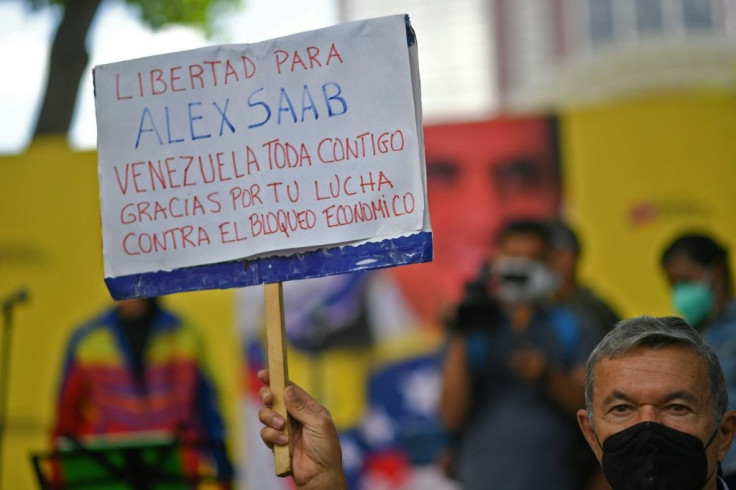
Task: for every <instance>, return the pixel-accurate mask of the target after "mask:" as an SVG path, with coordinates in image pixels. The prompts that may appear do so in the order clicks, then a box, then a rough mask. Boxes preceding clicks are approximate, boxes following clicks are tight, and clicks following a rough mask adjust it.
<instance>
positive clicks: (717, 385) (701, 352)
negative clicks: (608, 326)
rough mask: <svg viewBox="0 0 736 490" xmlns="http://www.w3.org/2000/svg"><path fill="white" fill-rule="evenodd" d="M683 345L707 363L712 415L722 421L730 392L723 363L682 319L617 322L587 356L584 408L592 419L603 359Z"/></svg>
mask: <svg viewBox="0 0 736 490" xmlns="http://www.w3.org/2000/svg"><path fill="white" fill-rule="evenodd" d="M670 346H681V347H686V348H688V349H690V350H691V351H692V352H693V353H695V354H696V355H697V356H698V357H700V358H701V359H702V360H703V362H704V363H705V366H706V369H707V370H708V379H709V380H710V394H711V398H712V400H713V413H714V415H715V417H716V421H717V422H718V421H720V420H721V418H722V417H723V414H724V413H725V412H726V409H727V407H728V390H727V388H726V379H725V378H724V376H723V369H721V363H720V362H718V357H717V356H716V353H715V351H714V350H713V348H712V347H711V346H710V345H709V344H708V343H707V342H706V341H705V340H704V339H703V337H701V335H700V334H699V333H698V332H697V331H696V330H695V329H694V328H693V327H691V326H690V324H688V323H687V322H686V321H685V320H683V319H682V318H678V317H674V316H666V317H659V318H655V317H651V316H639V317H635V318H630V319H628V320H622V321H620V322H618V323H617V324H616V325H615V327H614V328H613V330H611V331H610V332H608V334H607V335H606V336H605V337H604V338H603V340H601V341H600V343H599V344H598V345H597V346H596V348H595V349H593V352H592V353H591V354H590V357H588V363H587V365H586V371H585V409H586V410H587V412H588V418H589V419H590V420H591V421H592V420H593V384H594V381H595V380H594V370H595V366H596V364H598V362H599V361H600V360H601V359H613V358H616V357H621V356H623V355H626V353H628V352H629V351H632V350H634V349H636V348H639V347H643V348H647V349H660V348H664V347H670Z"/></svg>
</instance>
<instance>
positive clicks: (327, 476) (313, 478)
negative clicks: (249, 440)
mask: <svg viewBox="0 0 736 490" xmlns="http://www.w3.org/2000/svg"><path fill="white" fill-rule="evenodd" d="M258 379H260V380H261V381H262V382H263V383H264V384H265V385H266V386H263V387H262V388H261V390H260V392H259V396H260V398H261V401H262V402H263V405H264V406H263V407H262V408H261V409H260V410H259V411H258V418H259V420H260V421H261V422H262V423H263V425H264V427H263V428H262V429H261V439H263V442H264V443H265V444H266V445H267V446H268V447H269V448H273V446H274V444H276V445H279V446H285V445H286V444H289V443H291V451H292V456H291V469H292V476H293V478H294V483H295V484H296V486H297V488H298V489H300V490H311V489H323V488H330V489H335V490H340V489H345V490H347V483H346V481H345V475H344V473H343V471H342V450H341V449H340V441H339V440H338V438H337V429H335V424H334V423H333V422H332V418H331V417H330V412H329V411H328V410H327V409H326V408H325V407H323V406H322V405H320V404H319V402H317V401H316V400H315V399H314V398H312V397H311V396H309V394H308V393H307V392H306V391H304V390H303V389H301V388H300V387H298V386H296V385H294V384H290V385H289V386H288V387H287V388H286V390H285V391H284V403H285V405H286V410H287V412H288V413H289V415H290V416H291V426H290V434H291V440H289V437H288V436H287V435H286V433H285V432H284V428H285V427H286V420H284V418H283V417H282V416H281V415H279V414H278V413H277V412H276V411H274V410H273V402H274V397H273V393H272V392H271V389H270V387H269V376H268V370H265V369H264V370H261V371H259V372H258Z"/></svg>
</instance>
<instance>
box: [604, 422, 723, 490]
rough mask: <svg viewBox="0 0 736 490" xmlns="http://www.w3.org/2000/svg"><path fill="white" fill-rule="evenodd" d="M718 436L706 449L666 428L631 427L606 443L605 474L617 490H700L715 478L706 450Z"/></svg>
mask: <svg viewBox="0 0 736 490" xmlns="http://www.w3.org/2000/svg"><path fill="white" fill-rule="evenodd" d="M716 433H718V429H716V432H714V433H713V436H711V438H710V440H709V441H708V443H707V444H706V445H705V446H703V443H702V442H701V440H700V439H698V438H697V437H695V436H693V435H690V434H686V433H685V432H681V431H679V430H676V429H672V428H670V427H667V426H666V425H662V424H658V423H655V422H642V423H640V424H636V425H632V426H631V427H629V428H628V429H624V430H622V431H621V432H617V433H615V434H613V435H612V436H610V437H608V438H607V439H606V440H605V441H603V446H601V448H602V449H603V462H602V466H603V473H604V474H605V475H606V479H607V480H608V482H609V483H610V484H611V486H612V487H613V488H614V490H656V489H662V490H665V489H666V490H701V489H702V488H703V486H704V485H705V483H706V482H707V481H708V480H709V479H710V478H711V477H712V476H713V473H711V474H710V475H708V474H707V473H708V461H707V458H706V456H705V450H706V449H707V448H708V446H710V443H711V442H712V441H713V438H714V437H715V436H716ZM598 445H600V442H599V443H598Z"/></svg>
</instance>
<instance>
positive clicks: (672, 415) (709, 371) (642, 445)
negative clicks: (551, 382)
mask: <svg viewBox="0 0 736 490" xmlns="http://www.w3.org/2000/svg"><path fill="white" fill-rule="evenodd" d="M585 403H586V408H585V410H580V411H578V422H579V424H580V428H581V429H582V431H583V434H584V435H585V437H586V439H587V441H588V444H589V445H590V447H591V449H592V450H593V452H594V453H595V455H596V457H597V458H598V460H599V461H600V462H601V463H602V466H603V469H604V472H605V473H606V476H607V478H608V479H609V482H611V483H612V484H613V486H614V488H617V485H616V482H619V483H618V488H626V485H623V484H621V483H620V482H621V481H627V480H626V478H627V477H631V478H633V476H634V475H636V476H637V477H642V475H645V474H646V475H649V476H652V478H655V479H659V480H660V481H661V482H664V481H668V482H669V483H668V485H672V483H671V481H670V480H668V478H670V477H674V476H675V475H676V476H677V478H680V477H681V476H682V475H680V474H679V473H677V472H676V470H677V469H678V468H671V475H669V476H668V475H662V474H658V473H656V471H655V470H653V469H652V468H654V467H658V468H663V467H664V466H657V465H666V464H670V463H673V462H677V463H678V465H690V464H700V467H699V468H696V469H693V467H691V466H688V467H686V468H681V469H682V470H683V471H685V470H687V471H690V472H691V473H692V472H693V471H694V472H695V473H697V475H696V476H698V477H700V476H702V477H703V478H705V477H706V476H709V477H710V478H709V480H708V481H709V482H710V481H711V480H713V477H712V475H713V474H714V472H715V469H716V467H717V463H718V462H719V461H722V460H723V459H724V457H725V455H726V452H727V451H728V449H729V447H730V445H731V440H732V438H733V435H734V427H735V424H736V422H735V417H736V416H735V415H734V412H727V411H726V409H727V405H728V392H727V389H726V382H725V379H724V376H723V371H722V369H721V366H720V363H719V361H718V358H717V357H716V354H715V352H714V351H713V349H712V348H711V347H710V346H709V345H708V344H707V342H706V341H705V340H704V339H703V338H702V337H701V336H700V335H699V334H698V333H697V331H696V330H695V329H693V328H692V327H691V326H690V325H689V324H688V323H687V322H685V321H684V320H682V319H681V318H677V317H661V318H654V317H648V316H642V317H636V318H631V319H628V320H623V321H621V322H619V323H618V324H617V325H616V326H615V328H614V329H613V330H611V331H610V332H609V333H608V334H607V335H606V336H605V337H604V338H603V340H601V342H600V343H599V344H598V346H597V347H596V348H595V349H594V350H593V352H592V353H591V355H590V357H589V358H588V363H587V370H586V379H585ZM691 446H694V449H693V448H691ZM703 447H705V453H704V456H702V455H700V456H699V453H702V450H703ZM688 454H690V456H692V461H688V459H690V456H687V455H688ZM684 456H687V457H684ZM683 457H684V460H685V461H686V462H683ZM678 458H680V459H678ZM701 463H702V464H701ZM647 465H654V466H651V467H647ZM701 470H702V471H701ZM652 471H654V473H650V472H652ZM703 472H704V474H703ZM611 480H614V481H611ZM699 485H702V483H699ZM710 485H711V483H708V486H707V487H703V488H715V486H713V487H711V486H710ZM648 488H669V487H667V486H665V487H662V486H654V487H648ZM672 488H680V487H677V486H674V487H672ZM685 488H693V487H685ZM698 488H699V487H698ZM627 490H629V489H628V488H627Z"/></svg>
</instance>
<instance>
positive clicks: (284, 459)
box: [264, 282, 291, 476]
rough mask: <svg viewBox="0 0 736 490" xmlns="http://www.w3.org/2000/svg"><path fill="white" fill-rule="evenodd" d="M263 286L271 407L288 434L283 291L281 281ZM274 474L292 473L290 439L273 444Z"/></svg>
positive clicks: (287, 371) (287, 372)
mask: <svg viewBox="0 0 736 490" xmlns="http://www.w3.org/2000/svg"><path fill="white" fill-rule="evenodd" d="M264 287H265V296H266V298H265V300H266V305H265V308H266V345H267V347H268V373H269V376H270V378H271V392H272V393H273V409H274V410H275V411H276V412H277V413H278V414H279V415H281V416H282V417H284V420H286V434H287V435H290V434H289V424H290V421H289V415H288V414H287V413H286V405H285V404H284V390H285V389H286V386H287V384H288V382H289V370H288V366H287V365H286V335H285V334H284V291H283V287H282V285H281V283H280V282H274V283H268V284H265V285H264ZM273 458H274V462H275V463H276V475H278V476H287V475H290V474H291V443H289V444H288V445H286V446H277V445H274V446H273Z"/></svg>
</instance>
